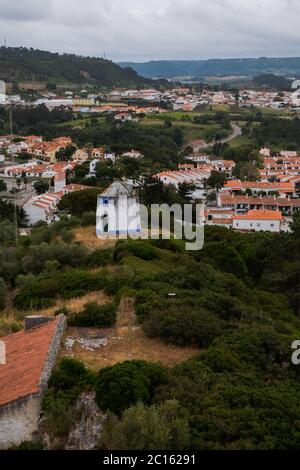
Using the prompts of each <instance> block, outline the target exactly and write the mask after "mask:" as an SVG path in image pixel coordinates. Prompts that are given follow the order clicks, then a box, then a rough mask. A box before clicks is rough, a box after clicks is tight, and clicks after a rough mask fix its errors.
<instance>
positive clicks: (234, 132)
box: [210, 122, 243, 145]
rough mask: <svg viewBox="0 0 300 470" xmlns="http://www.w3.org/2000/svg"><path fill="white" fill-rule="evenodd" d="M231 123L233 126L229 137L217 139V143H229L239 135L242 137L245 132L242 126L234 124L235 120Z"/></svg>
mask: <svg viewBox="0 0 300 470" xmlns="http://www.w3.org/2000/svg"><path fill="white" fill-rule="evenodd" d="M230 125H231V128H232V133H231V134H230V135H229V136H228V137H225V139H221V140H217V141H216V142H215V143H219V144H227V143H228V142H230V141H231V140H233V139H236V138H237V137H240V136H241V135H242V134H243V131H242V129H241V127H240V126H238V125H237V124H233V122H231V123H230ZM210 145H212V144H210Z"/></svg>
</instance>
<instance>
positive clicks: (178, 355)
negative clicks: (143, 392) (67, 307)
mask: <svg viewBox="0 0 300 470" xmlns="http://www.w3.org/2000/svg"><path fill="white" fill-rule="evenodd" d="M67 337H68V338H72V339H73V340H75V343H74V346H73V347H72V349H71V350H67V349H66V348H64V350H63V352H62V355H63V356H68V357H74V358H76V359H78V360H81V361H83V362H84V363H85V364H86V365H88V366H89V367H91V368H93V369H95V370H99V369H101V368H103V367H106V366H111V365H114V364H116V363H118V362H123V361H126V360H133V359H141V360H145V361H150V362H158V363H161V364H163V365H164V366H166V367H172V366H174V365H176V364H178V363H180V362H183V361H186V360H188V359H190V358H191V357H193V356H195V355H196V354H198V352H199V350H198V349H196V348H179V347H176V346H169V345H166V344H164V343H162V342H161V341H159V340H157V339H150V338H147V337H146V336H145V335H144V333H143V331H142V329H141V327H140V326H139V325H137V322H136V316H135V312H134V307H133V301H132V300H131V299H123V301H122V303H121V305H120V308H119V312H118V320H117V324H116V327H115V328H111V329H102V330H100V329H96V328H68V330H67ZM76 339H77V340H78V339H80V340H82V339H83V340H84V341H89V340H101V339H102V340H104V341H105V342H106V345H104V346H100V347H99V348H96V349H95V350H94V351H91V350H88V349H85V348H83V347H82V345H81V344H79V343H78V342H77V341H76Z"/></svg>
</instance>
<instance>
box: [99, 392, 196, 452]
mask: <svg viewBox="0 0 300 470" xmlns="http://www.w3.org/2000/svg"><path fill="white" fill-rule="evenodd" d="M100 445H101V447H102V448H105V449H110V450H115V449H118V450H154V449H155V450H159V449H162V450H184V449H188V448H189V446H190V430H189V424H188V421H187V419H186V418H184V417H183V415H182V412H181V410H180V406H179V403H178V402H177V401H176V400H170V401H166V402H165V403H161V404H159V405H152V406H146V405H145V404H144V403H141V402H139V403H137V404H136V405H134V406H132V407H131V408H129V409H127V410H125V411H124V414H123V416H122V418H121V419H120V420H118V419H117V418H116V417H113V416H110V417H109V419H108V420H107V421H106V423H105V425H104V429H103V431H102V432H101V437H100Z"/></svg>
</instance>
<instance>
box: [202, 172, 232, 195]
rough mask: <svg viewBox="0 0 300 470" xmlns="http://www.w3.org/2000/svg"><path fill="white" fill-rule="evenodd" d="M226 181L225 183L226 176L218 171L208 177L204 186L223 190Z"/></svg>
mask: <svg viewBox="0 0 300 470" xmlns="http://www.w3.org/2000/svg"><path fill="white" fill-rule="evenodd" d="M226 181H227V176H226V174H225V173H220V172H219V171H212V173H211V175H210V177H209V178H208V180H207V183H206V185H207V186H208V187H209V188H212V189H216V190H219V189H221V188H223V186H224V184H225V183H226Z"/></svg>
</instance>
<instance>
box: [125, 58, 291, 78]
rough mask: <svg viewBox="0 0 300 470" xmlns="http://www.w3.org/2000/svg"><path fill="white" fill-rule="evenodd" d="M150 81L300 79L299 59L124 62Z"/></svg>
mask: <svg viewBox="0 0 300 470" xmlns="http://www.w3.org/2000/svg"><path fill="white" fill-rule="evenodd" d="M120 65H121V66H122V67H132V68H133V69H134V70H135V71H136V72H137V73H139V74H140V75H142V76H144V77H148V78H156V77H162V78H174V77H183V76H188V77H201V76H202V77H203V76H210V75H213V76H228V75H238V76H239V75H247V76H248V75H250V76H255V75H261V74H269V73H273V74H283V75H300V57H290V58H279V59H276V58H266V57H261V58H258V59H210V60H169V61H168V60H159V61H151V62H144V63H134V62H121V63H120Z"/></svg>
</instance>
